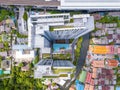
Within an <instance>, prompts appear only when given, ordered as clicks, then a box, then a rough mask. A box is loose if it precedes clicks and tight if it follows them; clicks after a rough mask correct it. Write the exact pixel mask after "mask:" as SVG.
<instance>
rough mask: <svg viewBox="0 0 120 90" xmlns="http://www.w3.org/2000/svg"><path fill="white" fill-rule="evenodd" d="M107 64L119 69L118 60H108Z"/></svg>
mask: <svg viewBox="0 0 120 90" xmlns="http://www.w3.org/2000/svg"><path fill="white" fill-rule="evenodd" d="M106 62H107V65H108V66H109V67H117V66H118V61H117V60H107V61H106Z"/></svg>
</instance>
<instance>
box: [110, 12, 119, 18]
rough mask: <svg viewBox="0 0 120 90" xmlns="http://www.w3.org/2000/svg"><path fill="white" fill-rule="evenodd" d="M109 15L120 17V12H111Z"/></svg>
mask: <svg viewBox="0 0 120 90" xmlns="http://www.w3.org/2000/svg"><path fill="white" fill-rule="evenodd" d="M108 15H109V16H113V17H119V16H120V12H109V13H108Z"/></svg>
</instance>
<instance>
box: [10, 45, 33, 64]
mask: <svg viewBox="0 0 120 90" xmlns="http://www.w3.org/2000/svg"><path fill="white" fill-rule="evenodd" d="M12 49H13V57H14V60H15V62H17V63H20V62H24V61H26V62H32V60H33V59H34V58H35V50H32V49H31V48H29V47H28V46H27V45H13V47H12Z"/></svg>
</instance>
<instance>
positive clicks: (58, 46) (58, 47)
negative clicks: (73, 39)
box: [53, 44, 69, 52]
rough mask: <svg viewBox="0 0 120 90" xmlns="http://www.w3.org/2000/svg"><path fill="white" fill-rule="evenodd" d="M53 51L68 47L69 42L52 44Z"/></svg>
mask: <svg viewBox="0 0 120 90" xmlns="http://www.w3.org/2000/svg"><path fill="white" fill-rule="evenodd" d="M53 49H54V52H56V51H59V50H60V49H69V44H53Z"/></svg>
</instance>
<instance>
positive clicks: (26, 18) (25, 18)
mask: <svg viewBox="0 0 120 90" xmlns="http://www.w3.org/2000/svg"><path fill="white" fill-rule="evenodd" d="M23 19H24V20H25V21H27V20H28V15H27V12H24V15H23Z"/></svg>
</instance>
